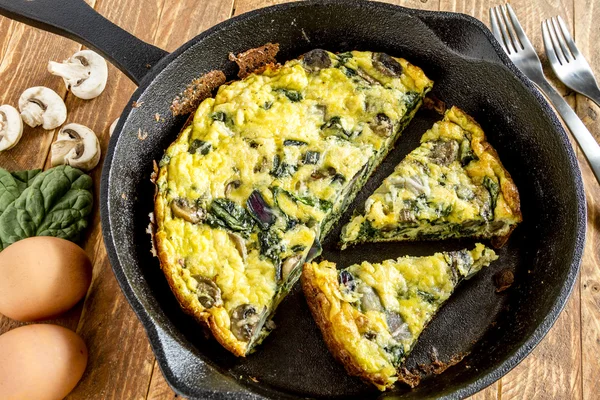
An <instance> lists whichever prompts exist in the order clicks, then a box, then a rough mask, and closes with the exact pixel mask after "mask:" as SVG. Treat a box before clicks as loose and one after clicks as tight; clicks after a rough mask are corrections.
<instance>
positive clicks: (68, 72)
mask: <svg viewBox="0 0 600 400" xmlns="http://www.w3.org/2000/svg"><path fill="white" fill-rule="evenodd" d="M48 72H50V73H51V74H52V75H57V76H60V77H61V78H63V81H64V82H65V85H66V86H67V90H70V91H71V92H72V93H73V94H74V95H75V96H77V97H79V98H80V99H84V100H89V99H93V98H94V97H98V96H100V93H102V91H103V90H104V88H105V87H106V81H107V79H108V66H107V65H106V60H105V59H104V58H102V56H100V55H99V54H98V53H96V52H95V51H92V50H81V51H78V52H77V53H75V54H73V55H72V56H71V58H69V59H68V60H65V61H63V62H62V63H58V62H55V61H50V62H48Z"/></svg>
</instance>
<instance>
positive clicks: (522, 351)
mask: <svg viewBox="0 0 600 400" xmlns="http://www.w3.org/2000/svg"><path fill="white" fill-rule="evenodd" d="M361 3H362V5H363V6H364V5H365V4H364V3H365V2H364V1H361V0H308V1H302V2H293V3H284V4H279V5H274V6H270V7H266V8H262V9H257V10H254V11H250V12H248V13H244V14H241V15H239V16H235V17H233V18H230V19H228V20H225V21H223V22H221V23H219V24H217V25H215V26H213V27H211V28H210V29H208V30H206V31H204V32H202V33H200V34H199V35H197V36H196V37H194V38H193V39H191V40H190V41H188V42H187V43H185V44H183V45H182V46H181V47H179V48H178V49H177V50H176V51H174V52H173V53H171V54H168V55H167V56H165V57H164V58H163V59H162V60H160V61H159V62H158V63H157V64H156V66H154V68H153V69H152V70H151V71H150V72H149V73H148V75H147V76H146V77H144V79H143V80H142V82H141V83H140V85H139V87H138V89H137V90H136V91H135V92H134V93H133V95H132V97H131V99H130V100H129V102H128V103H127V104H128V106H127V107H126V108H125V109H124V110H123V112H122V115H121V118H120V120H119V124H118V125H117V127H116V129H115V134H114V135H113V137H112V138H111V140H110V142H109V146H108V149H107V152H106V157H105V160H104V167H103V170H102V177H101V183H100V215H101V223H102V231H103V237H104V243H105V247H106V250H107V254H108V257H109V261H110V264H111V267H112V270H113V273H114V274H115V277H116V279H117V281H118V283H119V286H120V287H121V290H122V292H123V293H124V295H125V297H126V299H127V301H128V302H129V304H130V305H131V307H132V309H133V310H134V312H135V313H136V315H137V317H138V318H139V319H140V321H141V322H142V325H143V326H144V329H145V330H146V333H147V335H148V339H149V341H150V342H151V343H152V345H153V346H152V348H153V352H154V354H155V356H156V358H157V360H158V361H159V365H160V366H161V370H162V372H163V374H164V375H165V378H166V380H167V382H168V383H169V385H170V386H171V388H172V389H173V390H174V391H175V392H176V393H178V394H180V395H185V393H183V392H182V391H180V390H179V389H178V388H177V387H176V386H174V385H175V384H174V382H175V381H177V378H176V377H175V376H174V374H173V371H171V370H170V369H169V368H168V367H167V366H168V363H167V362H166V357H165V355H164V354H163V353H162V352H160V351H156V349H157V348H159V347H160V346H159V345H158V344H159V343H160V341H161V339H160V337H159V335H158V333H157V332H156V330H155V328H156V325H158V326H160V325H159V324H157V323H156V322H155V321H154V320H153V318H152V317H151V316H150V315H149V313H148V312H147V310H146V309H145V308H144V306H143V305H142V304H141V302H140V301H139V300H138V299H137V297H136V295H135V293H134V291H133V288H132V286H131V283H130V282H129V280H128V279H127V276H126V275H125V273H124V271H123V269H122V266H121V264H120V261H119V257H118V255H117V251H116V247H115V244H114V242H113V238H112V232H111V229H110V214H109V205H108V199H109V196H108V191H109V179H110V174H111V167H112V159H113V154H114V151H115V147H116V144H117V141H118V137H119V134H120V133H121V129H122V127H123V125H124V121H126V120H127V119H128V117H129V114H130V113H131V110H132V107H131V104H132V103H133V101H134V100H136V99H138V98H139V97H140V96H141V95H142V94H143V93H144V91H145V90H146V89H147V88H148V87H149V86H150V85H151V84H152V82H153V81H154V79H155V78H156V77H157V76H158V75H159V74H160V72H161V71H162V70H163V69H164V68H165V67H166V66H167V65H169V64H170V63H171V62H172V61H173V60H175V59H176V58H177V57H178V56H179V55H180V54H182V53H183V52H185V51H186V50H187V49H189V48H190V47H191V46H192V45H194V44H196V43H197V42H198V41H201V40H202V39H203V38H204V37H205V36H209V35H211V34H214V33H216V32H217V31H220V30H224V29H227V28H228V26H229V25H231V24H234V23H238V22H240V21H243V20H245V19H248V18H250V17H253V16H255V15H257V14H262V13H264V12H265V11H269V12H276V11H279V10H287V9H290V8H294V7H310V6H312V5H314V4H344V5H358V4H361ZM369 3H370V5H373V6H374V7H382V8H383V7H387V8H388V9H390V10H394V11H401V12H404V13H407V14H409V15H412V16H415V17H417V18H419V17H421V16H423V17H427V16H431V17H437V18H449V19H453V20H456V21H458V22H461V23H466V24H471V25H473V26H475V27H476V28H477V29H478V30H479V31H481V33H483V35H484V36H485V37H486V38H487V39H488V41H489V42H490V43H491V45H492V47H493V48H494V50H495V51H496V53H497V55H498V57H499V58H500V60H501V61H502V63H503V65H504V66H505V67H506V68H508V69H509V70H510V71H511V72H512V73H513V74H514V75H515V76H516V77H517V78H518V79H519V80H520V81H521V83H522V84H523V85H524V86H525V87H526V88H527V89H529V91H530V92H532V93H533V95H534V96H535V98H536V99H537V100H538V102H539V105H540V107H541V108H542V110H543V111H544V113H545V114H546V116H547V117H548V118H549V119H550V121H551V122H552V124H553V125H554V127H555V131H556V133H558V135H559V139H560V140H562V142H563V143H564V144H565V148H566V149H567V153H568V158H569V164H570V165H569V167H570V168H571V170H573V171H574V172H575V174H574V176H575V182H574V183H575V187H576V191H577V193H576V197H577V199H578V211H579V213H578V218H577V220H576V221H575V223H577V225H578V229H577V236H576V239H575V246H574V251H573V260H572V262H571V265H570V268H569V272H568V274H567V278H566V279H565V281H564V284H563V286H562V288H561V290H560V292H559V295H558V296H557V298H556V300H555V302H554V304H553V305H552V307H551V308H550V311H549V313H548V314H547V315H546V316H545V317H544V319H543V321H542V322H541V323H540V324H539V325H538V327H537V328H536V329H535V330H534V332H533V333H532V334H531V335H530V337H529V338H527V339H526V340H525V341H524V342H523V344H522V345H521V346H520V347H518V348H517V349H516V350H515V351H514V352H513V353H512V355H510V356H509V357H507V358H506V359H505V360H504V361H503V362H501V363H500V364H499V365H498V366H497V367H496V368H494V369H493V370H492V371H490V372H489V373H487V374H485V375H483V376H482V377H480V378H478V379H476V380H475V381H473V382H471V383H469V384H467V385H466V386H464V387H462V388H460V389H458V390H456V391H455V392H453V393H451V394H449V395H447V396H444V397H440V398H443V399H460V398H465V397H467V396H469V395H472V394H474V393H476V392H478V391H480V390H482V389H484V388H485V387H487V386H489V385H491V384H492V383H494V382H495V381H497V380H498V379H500V378H501V377H502V376H504V375H506V374H507V373H508V372H509V371H510V370H512V369H513V368H514V367H515V366H517V365H518V364H519V363H520V362H521V361H523V360H524V359H525V357H526V356H527V355H529V353H530V352H531V351H532V350H533V349H534V348H535V347H536V346H537V345H538V344H539V343H540V342H541V340H542V339H543V338H544V337H545V335H546V334H547V333H548V332H549V330H550V328H552V326H553V325H554V323H555V322H556V320H557V319H558V316H559V315H560V313H561V311H562V310H563V308H564V306H565V304H566V303H567V300H568V299H569V296H570V294H571V292H572V290H573V287H574V285H575V282H576V278H577V274H578V273H579V268H580V265H581V259H582V255H583V249H584V245H585V235H586V223H587V222H586V221H587V206H586V199H585V192H584V186H583V180H582V177H581V170H580V168H579V165H578V162H577V158H576V156H575V152H574V150H573V148H572V147H571V144H570V142H569V139H568V137H567V133H566V132H565V130H564V128H563V127H562V124H561V123H560V121H559V119H558V117H557V116H556V114H555V113H554V111H553V109H552V107H551V106H550V105H549V104H548V102H547V101H546V99H545V98H544V97H543V96H542V94H541V93H540V92H539V91H538V90H537V88H536V87H535V86H534V85H533V83H531V81H529V79H528V78H527V77H526V76H525V75H524V74H523V73H522V72H521V71H520V70H519V69H518V68H517V67H516V66H515V65H514V64H513V63H512V61H510V59H509V58H508V56H507V55H506V54H505V53H504V50H502V48H501V46H500V44H499V43H498V42H497V40H496V39H495V38H494V36H493V35H492V33H491V32H490V31H489V29H488V28H487V27H486V26H485V25H484V24H483V23H482V22H481V21H479V20H478V19H476V18H474V17H471V16H469V15H466V14H462V13H454V12H446V11H428V10H415V9H410V8H405V7H401V6H396V5H392V4H387V3H381V2H376V1H372V2H369ZM151 328H152V329H151ZM161 329H162V327H161ZM163 330H164V329H163ZM174 339H175V338H174ZM175 340H176V341H177V339H175ZM209 392H210V393H211V394H213V396H214V395H217V396H216V397H219V396H218V393H215V392H213V391H209ZM223 395H225V394H223ZM213 396H211V397H213ZM225 396H226V395H225Z"/></svg>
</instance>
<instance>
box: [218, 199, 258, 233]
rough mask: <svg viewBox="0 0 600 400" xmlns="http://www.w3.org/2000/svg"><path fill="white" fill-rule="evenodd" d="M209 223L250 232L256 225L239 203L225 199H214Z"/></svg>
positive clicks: (236, 230) (237, 230)
mask: <svg viewBox="0 0 600 400" xmlns="http://www.w3.org/2000/svg"><path fill="white" fill-rule="evenodd" d="M209 212H210V214H212V216H213V217H214V218H209V219H208V221H207V222H208V223H209V225H217V226H222V227H224V228H228V229H230V230H232V231H235V232H246V233H248V232H250V231H251V230H252V228H253V227H254V220H253V219H252V217H251V216H250V214H249V213H248V211H246V209H245V208H244V207H242V206H240V205H238V204H237V203H235V202H233V201H231V200H229V199H225V198H219V199H214V200H213V201H212V203H211V204H210V208H209Z"/></svg>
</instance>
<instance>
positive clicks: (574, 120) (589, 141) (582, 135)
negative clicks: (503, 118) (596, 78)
mask: <svg viewBox="0 0 600 400" xmlns="http://www.w3.org/2000/svg"><path fill="white" fill-rule="evenodd" d="M490 20H491V21H492V32H493V33H494V36H495V37H496V39H498V41H499V42H500V44H501V45H502V47H503V48H504V51H505V52H506V53H507V54H508V56H509V57H510V59H511V60H512V62H513V63H514V64H515V65H516V66H517V67H518V68H519V69H520V70H521V71H522V72H523V73H524V74H525V75H526V76H527V77H528V78H529V79H531V80H532V81H533V83H535V84H536V85H537V87H538V88H540V90H541V91H542V92H544V94H545V95H546V97H547V98H548V99H549V100H550V102H552V104H553V105H554V107H555V108H556V110H557V111H558V113H559V114H560V116H561V117H562V119H563V120H564V121H565V124H566V125H567V127H568V128H569V129H570V130H571V133H572V134H573V136H574V137H575V140H577V143H578V144H579V147H581V150H583V154H584V155H585V157H586V158H587V160H588V162H589V163H590V166H591V167H592V171H593V172H594V175H595V176H596V180H597V181H598V183H600V146H598V143H597V142H596V140H594V137H593V136H592V134H591V133H590V131H588V129H587V128H586V127H585V125H584V124H583V122H581V120H580V119H579V117H578V116H577V114H575V112H574V111H573V110H572V109H571V107H570V106H569V104H567V102H566V101H565V100H564V99H563V97H562V96H561V95H560V93H558V92H557V91H556V90H555V89H554V88H553V87H552V85H550V82H548V81H547V80H546V77H545V76H544V73H543V72H542V63H541V62H540V59H539V57H538V56H537V54H536V52H535V50H534V48H533V46H532V44H531V42H530V41H529V39H528V38H527V36H526V35H525V32H524V31H523V28H522V27H521V24H520V23H519V20H518V19H517V16H516V14H515V12H514V11H513V9H512V7H511V6H510V4H508V3H507V4H506V5H503V6H502V5H501V6H496V7H492V8H490Z"/></svg>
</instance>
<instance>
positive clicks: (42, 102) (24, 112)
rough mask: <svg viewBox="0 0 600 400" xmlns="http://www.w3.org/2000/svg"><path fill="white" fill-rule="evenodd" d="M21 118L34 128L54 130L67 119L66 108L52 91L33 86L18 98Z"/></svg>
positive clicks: (60, 98)
mask: <svg viewBox="0 0 600 400" xmlns="http://www.w3.org/2000/svg"><path fill="white" fill-rule="evenodd" d="M19 110H20V111H21V118H23V122H25V123H26V124H27V125H29V126H31V127H32V128H35V127H36V126H38V125H42V126H43V128H44V129H47V130H49V129H54V128H56V127H58V126H60V125H62V124H63V123H64V122H65V121H66V119H67V106H65V102H64V101H63V99H62V97H60V96H59V95H58V94H57V93H56V92H55V91H54V90H52V89H48V88H47V87H44V86H34V87H31V88H29V89H27V90H25V91H24V92H23V94H22V95H21V97H20V98H19Z"/></svg>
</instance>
